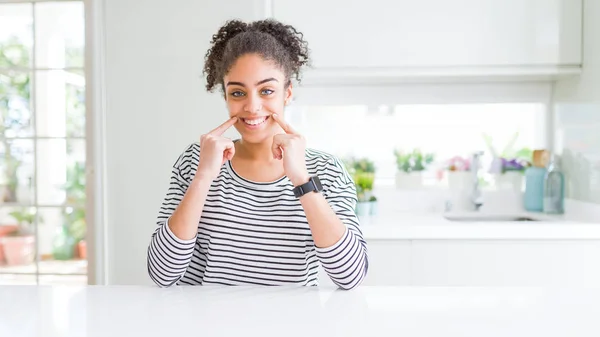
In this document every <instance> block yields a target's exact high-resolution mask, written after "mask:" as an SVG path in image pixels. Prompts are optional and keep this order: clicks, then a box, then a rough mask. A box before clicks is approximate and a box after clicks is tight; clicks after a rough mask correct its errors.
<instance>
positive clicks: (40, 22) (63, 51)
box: [35, 1, 85, 68]
mask: <svg viewBox="0 0 600 337" xmlns="http://www.w3.org/2000/svg"><path fill="white" fill-rule="evenodd" d="M35 19H36V21H35V41H36V52H35V54H36V56H35V61H36V67H37V68H65V67H83V64H84V61H83V59H84V39H85V25H84V11H83V1H69V2H54V3H52V2H50V3H38V4H36V5H35Z"/></svg>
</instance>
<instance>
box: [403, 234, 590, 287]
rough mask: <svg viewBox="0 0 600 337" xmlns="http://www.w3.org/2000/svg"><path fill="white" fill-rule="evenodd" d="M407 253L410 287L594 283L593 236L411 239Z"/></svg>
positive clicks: (578, 284) (586, 284)
mask: <svg viewBox="0 0 600 337" xmlns="http://www.w3.org/2000/svg"><path fill="white" fill-rule="evenodd" d="M411 256H412V266H413V268H412V279H413V284H415V285H422V286H536V285H543V286H567V285H574V286H592V285H594V286H595V285H597V284H600V241H594V240H589V241H588V240H578V241H575V240H556V241H554V240H415V241H413V243H412V249H411Z"/></svg>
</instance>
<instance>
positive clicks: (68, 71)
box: [0, 1, 87, 284]
mask: <svg viewBox="0 0 600 337" xmlns="http://www.w3.org/2000/svg"><path fill="white" fill-rule="evenodd" d="M84 37H85V25H84V5H83V2H82V1H60V2H47V1H44V2H29V3H28V2H23V1H20V2H19V3H6V2H2V3H0V131H1V132H0V284H11V283H12V284H22V283H31V284H65V283H69V284H73V283H75V284H85V283H87V276H86V275H87V254H86V249H85V234H86V222H85V214H86V209H85V196H86V193H85V186H86V184H85V166H86V153H85V149H86V140H85V139H86V138H85V136H86V135H85V90H86V84H85V76H84V73H85V72H84V46H85V41H84Z"/></svg>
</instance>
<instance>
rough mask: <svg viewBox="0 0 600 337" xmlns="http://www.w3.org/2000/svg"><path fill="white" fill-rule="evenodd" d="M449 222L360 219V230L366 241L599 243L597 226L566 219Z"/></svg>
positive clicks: (402, 216) (410, 217)
mask: <svg viewBox="0 0 600 337" xmlns="http://www.w3.org/2000/svg"><path fill="white" fill-rule="evenodd" d="M454 216H455V217H456V218H457V219H459V220H449V219H446V218H445V217H444V214H433V213H432V214H412V213H398V214H395V215H387V216H375V217H361V218H360V220H361V229H362V231H363V234H364V236H365V238H366V239H367V240H428V239H431V240H444V239H448V240H461V239H465V240H469V239H473V240H491V239H497V240H504V239H506V240H520V239H523V240H554V239H556V240H599V239H600V221H598V223H593V222H582V221H573V220H567V219H565V218H564V216H561V215H559V216H549V215H544V214H538V213H528V212H522V213H518V214H517V213H515V214H511V216H513V217H522V218H531V219H533V220H535V221H496V220H494V221H490V220H477V219H476V218H477V217H483V218H485V217H489V218H498V219H502V218H503V217H505V216H506V215H502V214H483V215H482V214H477V213H472V214H468V213H465V214H456V215H454Z"/></svg>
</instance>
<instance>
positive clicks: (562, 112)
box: [555, 103, 600, 204]
mask: <svg viewBox="0 0 600 337" xmlns="http://www.w3.org/2000/svg"><path fill="white" fill-rule="evenodd" d="M555 130H556V136H555V149H556V151H557V153H558V154H559V155H560V157H561V167H562V168H563V170H564V172H565V175H566V177H567V184H566V189H567V191H566V197H567V198H571V199H574V200H578V201H585V202H593V203H598V204H600V131H599V130H600V103H587V104H583V103H561V104H557V105H556V106H555Z"/></svg>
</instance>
